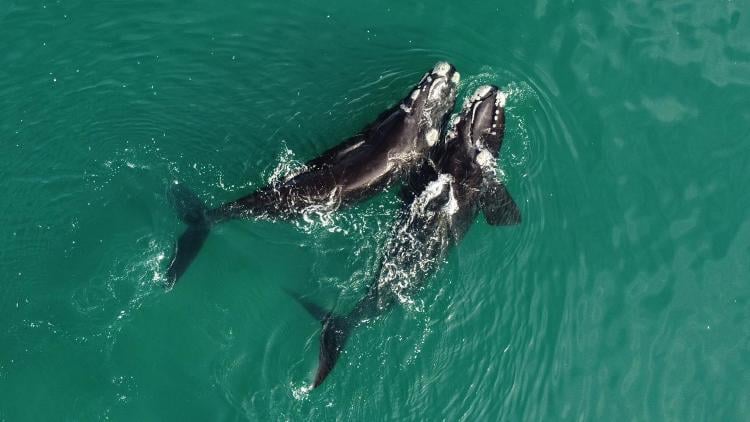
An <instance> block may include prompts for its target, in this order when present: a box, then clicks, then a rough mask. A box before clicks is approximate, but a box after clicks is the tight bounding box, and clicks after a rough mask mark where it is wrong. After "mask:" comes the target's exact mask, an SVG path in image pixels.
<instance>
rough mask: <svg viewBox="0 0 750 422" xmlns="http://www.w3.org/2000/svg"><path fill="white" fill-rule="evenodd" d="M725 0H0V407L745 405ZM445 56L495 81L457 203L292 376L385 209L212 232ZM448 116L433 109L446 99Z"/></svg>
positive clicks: (618, 412) (410, 414)
mask: <svg viewBox="0 0 750 422" xmlns="http://www.w3.org/2000/svg"><path fill="white" fill-rule="evenodd" d="M748 13H750V3H748V2H747V1H746V0H738V1H708V0H702V1H683V0H672V1H667V0H651V1H646V0H609V1H594V0H577V1H572V0H567V1H559V2H552V1H547V0H536V1H530V2H510V1H495V2H489V1H482V2H475V1H467V2H450V1H436V2H366V3H359V2H344V1H338V0H336V1H334V0H325V1H321V2H303V1H289V2H270V3H263V2H249V1H228V2H223V3H217V2H210V1H205V0H195V1H186V2H176V1H166V0H156V1H131V2H118V1H114V2H91V1H89V2H84V1H66V0H59V1H50V2H35V1H24V2H21V1H12V0H0V46H2V47H1V48H0V178H1V180H2V185H1V186H2V192H3V200H2V201H0V221H1V222H2V225H1V226H0V239H2V241H3V243H2V244H3V247H2V248H1V249H0V263H1V265H0V280H1V282H0V321H2V322H1V323H0V421H47V420H49V421H53V420H80V421H93V420H118V421H135V420H165V421H166V420H196V421H205V420H229V421H235V420H252V421H255V420H272V421H273V420H292V421H295V420H343V421H349V420H365V421H385V420H415V421H416V420H425V421H427V420H446V421H457V420H465V421H482V420H488V421H489V420H505V421H552V420H566V421H567V420H571V421H572V420H575V421H605V420H623V421H625V420H628V421H629V420H638V421H661V420H669V421H743V420H748V419H749V418H750V401H749V400H748V398H750V325H749V324H748V323H747V320H748V317H750V283H749V280H748V270H750V259H748V258H750V219H749V218H748V212H747V210H748V208H750V193H748V190H747V185H748V181H749V180H748V179H749V177H748V174H749V171H750V144H748V142H747V141H748V139H747V138H748V135H750V107H748V106H749V105H750V102H748V98H750V20H749V19H750V16H749V15H748ZM438 60H448V61H450V62H452V63H454V64H455V65H456V67H457V68H458V70H459V71H460V72H461V74H462V84H461V87H460V92H459V99H458V104H459V105H460V103H461V101H462V100H463V98H464V97H465V96H466V95H468V94H469V93H470V92H471V91H472V90H473V89H474V88H476V87H477V86H478V85H480V84H483V83H494V84H497V85H499V86H501V87H503V89H505V90H506V91H507V92H508V93H509V99H508V108H507V116H506V119H507V131H506V137H505V142H504V145H503V151H502V158H501V167H502V168H503V171H504V173H505V177H506V180H507V185H508V188H509V190H510V191H511V192H512V194H513V196H514V197H515V198H516V200H517V201H518V202H519V205H520V207H521V209H522V212H523V218H524V221H523V224H522V225H521V226H518V227H503V228H497V227H490V226H488V225H487V224H486V223H485V221H484V220H483V219H482V218H478V219H477V221H476V222H475V223H474V225H473V226H472V228H471V230H470V232H469V233H468V235H467V236H466V238H465V239H464V240H463V241H462V242H461V243H460V244H459V245H458V246H457V247H456V248H454V249H453V250H452V251H451V253H450V255H449V256H448V258H447V261H446V262H445V263H444V265H443V266H442V268H441V270H440V271H439V272H438V273H437V274H436V275H435V276H434V277H433V278H431V279H430V280H429V281H428V282H427V283H426V286H425V288H424V289H423V290H422V291H421V292H419V293H418V294H416V295H415V296H414V297H413V299H414V302H413V303H411V304H407V305H405V306H402V307H398V308H397V309H395V310H393V311H392V312H389V313H387V314H386V315H384V316H383V317H381V318H378V319H375V320H373V321H370V322H369V323H368V324H367V326H366V327H365V328H362V329H360V330H358V331H357V332H356V333H355V334H354V335H353V337H352V338H351V339H350V341H349V343H348V344H347V348H346V352H345V353H344V355H343V357H342V358H341V360H340V361H339V363H338V365H337V367H336V369H335V370H334V372H333V373H332V374H331V376H330V377H329V378H328V380H327V381H326V383H325V384H323V385H322V386H321V387H320V388H318V389H316V390H313V391H307V389H306V388H305V387H306V386H307V385H308V384H309V383H310V381H311V379H312V377H313V375H314V371H315V368H316V365H317V354H318V335H319V331H320V325H319V323H318V322H317V321H315V320H313V319H312V318H311V317H310V316H309V315H308V314H307V313H306V312H305V311H304V310H303V309H302V308H301V307H300V306H299V305H298V304H297V303H295V302H294V301H293V300H292V299H291V298H290V297H289V296H288V295H287V294H285V293H284V290H283V289H284V288H286V289H291V290H295V291H299V292H303V293H304V294H306V295H308V298H310V299H311V300H314V301H316V302H318V303H321V304H323V305H325V306H327V307H335V309H339V310H347V309H349V307H350V306H352V305H353V304H354V302H356V300H357V299H358V298H359V297H360V296H361V295H362V294H363V292H364V291H365V289H366V287H367V286H368V284H369V282H370V280H371V278H372V277H373V276H374V272H375V269H376V267H377V262H378V258H379V253H380V252H381V250H382V245H383V244H384V242H385V240H386V239H387V237H388V235H389V229H390V227H391V224H392V222H393V221H394V218H395V216H396V212H397V209H398V207H399V205H398V203H397V201H396V199H395V196H396V195H395V192H394V191H393V190H392V191H389V192H387V193H386V194H384V195H382V196H380V197H377V198H375V199H373V200H371V201H369V202H366V203H363V204H360V205H358V206H356V207H354V208H351V209H347V210H345V211H343V212H340V213H337V214H334V215H322V216H311V217H310V218H308V219H303V220H300V221H297V222H295V223H293V224H290V223H284V222H270V221H259V222H251V221H236V222H231V223H227V224H224V225H221V226H219V227H217V228H216V230H214V231H213V232H212V233H211V236H210V237H209V239H208V241H207V242H206V245H205V247H204V248H203V250H202V251H201V254H200V255H199V256H198V258H197V259H196V261H195V262H194V263H193V265H192V266H191V267H190V269H189V271H188V272H187V273H186V274H185V276H184V277H183V279H182V280H181V281H180V283H179V284H178V285H177V286H176V288H175V289H173V290H171V291H165V289H164V288H163V287H162V285H161V280H162V279H163V276H164V270H165V267H166V265H167V261H168V259H169V256H170V253H171V248H172V245H173V242H174V241H175V239H176V237H177V235H178V234H179V233H180V231H181V230H182V229H183V226H182V224H181V223H180V222H179V221H178V220H177V218H176V216H175V213H174V211H173V210H172V208H171V207H170V206H169V203H168V201H167V197H166V190H167V186H168V185H169V184H170V183H172V182H173V181H175V180H179V181H181V182H183V183H185V184H187V185H188V186H190V187H192V188H193V189H194V190H195V191H196V192H197V193H198V195H199V196H200V197H201V198H202V199H203V200H205V201H206V202H207V203H209V204H212V205H218V204H220V203H222V202H224V201H227V200H231V199H235V198H237V197H238V196H240V195H243V194H245V193H247V192H249V191H252V190H253V189H255V188H257V187H259V186H262V185H263V184H265V183H267V182H268V181H269V180H272V179H274V178H278V177H283V175H285V174H288V173H289V172H292V171H294V169H295V168H297V167H298V166H299V165H300V164H301V163H303V162H304V161H306V160H308V159H310V158H313V157H315V156H316V155H317V154H319V153H321V152H322V151H324V150H325V149H327V148H328V147H331V146H333V145H335V144H336V143H338V142H340V141H341V140H343V139H344V138H346V137H348V136H350V135H352V134H354V133H355V132H356V131H357V130H358V129H359V128H361V127H362V126H363V125H364V124H366V123H367V122H369V121H371V120H372V119H373V118H374V117H375V116H376V115H377V114H378V113H379V112H380V111H382V110H384V109H385V108H386V107H388V106H390V105H391V104H393V103H394V102H395V101H397V100H399V99H400V98H401V97H403V96H404V95H405V94H407V93H408V92H409V89H410V88H411V86H412V85H413V84H414V83H415V82H416V81H417V80H418V79H419V77H420V76H421V75H422V73H423V72H424V71H426V70H427V69H429V68H430V67H431V66H432V65H433V64H434V63H435V62H437V61H438ZM457 107H458V105H457Z"/></svg>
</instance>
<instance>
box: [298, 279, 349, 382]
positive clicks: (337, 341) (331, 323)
mask: <svg viewBox="0 0 750 422" xmlns="http://www.w3.org/2000/svg"><path fill="white" fill-rule="evenodd" d="M284 290H285V291H286V292H287V294H289V295H290V296H292V297H293V298H294V299H295V300H296V301H297V302H299V304H300V305H302V307H304V308H305V309H306V310H307V312H309V313H310V315H312V316H313V317H314V318H315V319H317V320H318V321H320V324H321V325H322V326H323V330H322V331H321V333H320V353H319V354H318V370H317V371H316V373H315V380H314V381H313V384H312V388H316V387H317V386H319V385H320V384H322V383H323V381H324V380H325V379H326V377H327V376H328V374H329V373H331V371H332V370H333V367H334V365H336V361H338V359H339V355H340V354H341V350H342V349H343V348H344V344H345V343H346V340H347V339H348V338H349V333H350V332H351V330H352V326H351V324H350V322H349V319H347V318H346V317H343V316H337V315H334V314H333V313H332V312H330V311H326V310H325V309H323V308H322V307H320V306H319V305H317V304H315V303H313V302H310V301H309V300H307V299H305V298H303V297H301V296H299V295H298V294H296V293H294V292H292V291H290V290H287V289H284Z"/></svg>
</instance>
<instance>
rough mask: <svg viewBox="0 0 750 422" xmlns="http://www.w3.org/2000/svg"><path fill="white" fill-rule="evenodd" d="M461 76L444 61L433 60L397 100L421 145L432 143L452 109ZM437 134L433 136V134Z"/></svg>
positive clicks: (435, 141) (430, 145) (438, 135)
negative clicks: (399, 101) (401, 100)
mask: <svg viewBox="0 0 750 422" xmlns="http://www.w3.org/2000/svg"><path fill="white" fill-rule="evenodd" d="M460 80H461V76H460V75H459V73H458V72H457V71H456V68H455V67H454V66H453V65H452V64H450V63H448V62H439V63H437V64H436V65H435V66H434V67H433V68H432V70H431V71H430V72H427V74H425V76H424V77H422V80H421V81H420V82H419V84H417V87H416V88H415V89H414V91H412V92H411V93H410V95H409V96H408V97H407V98H406V99H405V100H404V102H403V103H402V104H401V109H402V110H404V111H405V112H406V113H408V114H409V115H410V116H411V118H412V120H411V123H412V124H414V125H416V128H415V129H416V130H417V133H416V135H417V139H418V142H421V144H422V145H423V146H426V147H432V146H434V145H435V144H436V143H437V141H438V139H439V137H440V133H441V132H442V129H443V126H444V125H445V122H446V120H447V118H448V116H449V115H450V113H451V111H453V107H454V105H455V102H456V90H457V88H458V83H459V81H460ZM436 135H437V136H436Z"/></svg>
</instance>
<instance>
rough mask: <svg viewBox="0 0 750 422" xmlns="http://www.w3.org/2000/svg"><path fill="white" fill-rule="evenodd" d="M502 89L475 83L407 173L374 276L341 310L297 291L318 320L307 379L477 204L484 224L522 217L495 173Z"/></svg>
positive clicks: (423, 265) (415, 283)
mask: <svg viewBox="0 0 750 422" xmlns="http://www.w3.org/2000/svg"><path fill="white" fill-rule="evenodd" d="M504 106H505V95H504V94H503V93H502V92H500V91H499V90H498V89H497V88H496V87H494V86H484V87H481V88H479V89H478V90H477V91H476V92H475V93H474V95H473V96H472V97H471V98H470V99H469V100H467V101H466V103H465V104H464V107H463V110H462V111H461V113H460V114H459V116H458V119H457V120H454V121H453V122H452V125H451V128H450V129H449V131H448V133H447V134H446V136H445V139H444V141H442V142H441V143H440V145H439V146H438V147H437V148H435V149H434V150H433V151H432V154H431V159H430V160H429V162H428V163H427V164H426V165H425V166H424V167H423V168H421V169H420V170H419V171H418V172H416V173H415V174H414V175H413V177H410V179H409V183H408V184H407V186H406V188H405V189H406V192H405V195H404V196H405V197H407V198H410V199H409V202H408V203H407V204H406V205H405V207H404V209H403V210H402V213H401V215H400V218H399V219H398V221H397V222H396V224H395V227H394V228H393V234H392V236H391V238H390V239H389V241H388V242H387V244H386V247H385V252H384V254H383V257H382V258H381V261H380V266H379V269H378V272H377V276H376V278H375V279H374V280H373V281H372V283H371V285H370V287H369V290H368V292H367V293H366V295H365V296H364V297H363V298H362V299H361V300H360V301H359V302H358V303H357V304H356V306H355V307H354V308H353V309H352V310H351V311H350V312H349V313H347V314H345V315H334V314H333V313H331V312H326V311H325V310H323V309H321V308H320V307H318V306H317V305H315V304H313V303H311V302H309V301H306V300H304V299H299V300H300V302H301V304H302V305H303V306H304V307H305V308H306V309H307V310H308V311H309V312H310V313H311V314H312V315H313V316H315V317H316V318H318V319H319V320H320V321H321V324H322V326H323V328H322V332H321V336H320V352H319V358H318V370H317V373H316V375H315V380H314V381H313V387H317V386H319V385H320V384H321V383H322V382H323V381H324V380H325V379H326V377H327V376H328V374H329V373H330V372H331V370H332V369H333V367H334V365H335V364H336V361H337V360H338V357H339V355H340V353H341V351H342V349H343V347H344V345H345V343H346V341H347V339H348V337H349V335H350V334H351V332H352V330H353V329H354V328H356V327H357V326H359V325H360V324H362V323H363V322H364V321H367V320H370V319H372V318H373V317H375V316H377V315H379V314H381V313H383V312H385V311H386V310H388V309H389V308H390V307H392V306H393V305H394V304H396V303H399V302H400V301H401V300H405V299H408V295H409V294H411V293H413V292H414V290H415V289H417V288H418V287H419V286H420V285H421V284H422V282H423V281H424V280H425V279H426V278H427V277H428V276H429V275H431V274H432V273H433V272H434V271H435V270H436V269H437V268H438V266H439V264H440V262H442V260H443V259H444V257H445V256H446V254H447V252H448V250H449V248H450V247H451V246H452V245H455V244H456V243H458V242H459V240H460V239H461V238H462V237H463V235H464V234H465V233H466V231H467V230H468V229H469V227H470V225H471V223H472V222H473V221H474V220H475V219H476V215H477V214H478V213H479V212H480V211H481V212H482V213H483V214H484V215H485V218H486V220H487V222H488V223H489V224H491V225H511V224H518V223H520V221H521V214H520V211H519V209H518V207H517V205H516V204H515V202H514V201H513V199H512V198H511V197H510V195H509V193H508V191H507V190H506V188H505V186H504V185H503V183H501V182H500V181H499V180H498V178H497V175H496V174H495V162H496V159H497V156H498V154H499V150H500V146H501V143H502V137H503V129H504V119H505V116H504Z"/></svg>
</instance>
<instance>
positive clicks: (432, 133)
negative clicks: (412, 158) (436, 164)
mask: <svg viewBox="0 0 750 422" xmlns="http://www.w3.org/2000/svg"><path fill="white" fill-rule="evenodd" d="M439 136H440V134H439V133H438V131H437V129H435V128H432V129H430V130H428V131H427V134H426V135H425V136H424V139H425V140H426V141H427V145H429V146H433V145H435V143H437V140H438V137H439Z"/></svg>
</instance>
